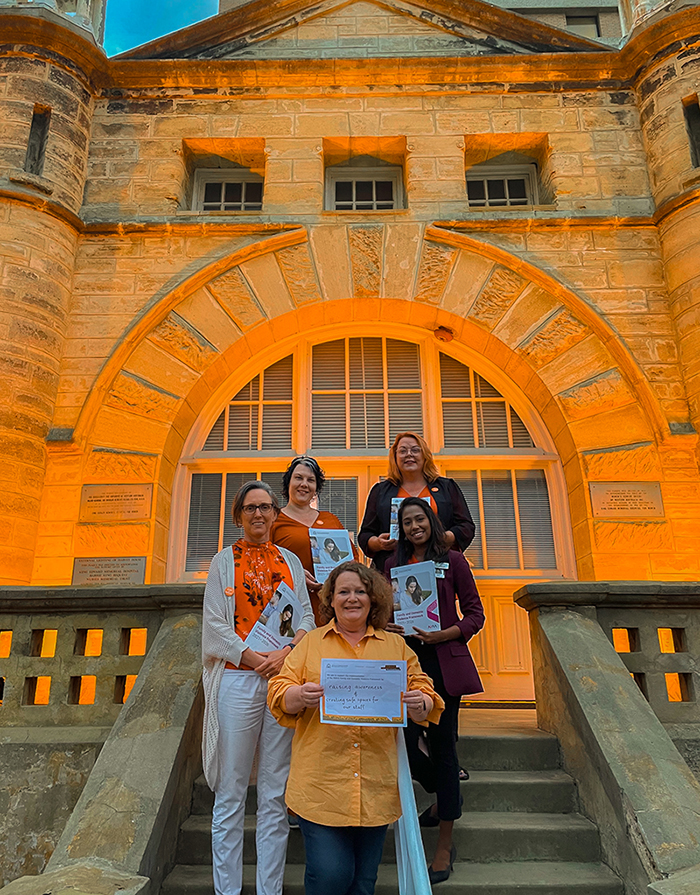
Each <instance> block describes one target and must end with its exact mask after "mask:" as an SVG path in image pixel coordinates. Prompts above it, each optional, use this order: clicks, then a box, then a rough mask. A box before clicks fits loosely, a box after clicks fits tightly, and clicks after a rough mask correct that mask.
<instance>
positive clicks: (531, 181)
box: [464, 162, 540, 211]
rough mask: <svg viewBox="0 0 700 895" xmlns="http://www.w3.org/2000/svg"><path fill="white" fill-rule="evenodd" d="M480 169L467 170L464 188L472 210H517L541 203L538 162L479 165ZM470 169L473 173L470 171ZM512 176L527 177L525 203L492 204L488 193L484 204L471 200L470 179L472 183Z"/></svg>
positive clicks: (504, 178) (506, 178)
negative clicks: (475, 203)
mask: <svg viewBox="0 0 700 895" xmlns="http://www.w3.org/2000/svg"><path fill="white" fill-rule="evenodd" d="M475 167H477V166H475ZM478 169H479V170H478V172H474V168H470V169H468V170H467V171H466V172H465V184H464V189H465V192H466V193H467V205H468V206H469V210H470V211H493V210H499V211H503V210H511V209H516V210H517V209H520V208H533V207H534V206H536V205H539V202H540V197H539V184H538V178H537V164H536V163H535V162H532V163H531V164H528V165H479V166H478ZM470 171H471V172H473V173H470ZM512 177H524V179H525V184H526V191H527V192H528V196H527V199H528V201H527V202H525V203H524V204H519V205H511V204H507V205H490V204H489V202H488V195H487V198H486V199H485V201H484V204H483V205H472V204H471V202H470V200H469V188H468V186H467V184H468V183H469V182H470V181H471V182H472V183H475V182H477V181H485V180H504V181H505V180H508V178H512Z"/></svg>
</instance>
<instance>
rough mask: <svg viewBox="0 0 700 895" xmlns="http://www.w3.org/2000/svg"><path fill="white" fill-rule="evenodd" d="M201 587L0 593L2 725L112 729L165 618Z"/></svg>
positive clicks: (196, 596) (187, 604)
mask: <svg viewBox="0 0 700 895" xmlns="http://www.w3.org/2000/svg"><path fill="white" fill-rule="evenodd" d="M202 591H203V586H202V585H184V586H181V585H174V586H167V587H165V586H161V587H156V588H153V587H130V588H100V589H99V590H92V589H91V590H86V589H84V588H83V589H78V588H55V589H44V588H1V589H0V700H1V705H0V719H1V722H2V726H3V727H4V728H15V727H45V726H54V725H59V726H62V727H63V726H65V727H72V728H75V727H84V726H90V727H111V725H112V724H113V723H114V721H115V720H116V718H117V715H118V714H119V711H120V709H121V707H122V705H123V704H124V702H125V701H126V699H127V697H128V695H129V693H130V691H131V688H132V687H133V685H134V683H135V681H136V677H137V675H138V673H139V670H140V668H141V665H142V663H143V660H144V656H145V655H146V652H147V650H148V648H149V647H150V645H151V643H152V641H153V638H154V637H155V635H156V633H157V631H158V629H159V627H160V624H161V622H162V620H163V617H164V615H165V614H166V612H168V611H172V610H174V609H177V610H182V609H187V608H192V609H199V608H200V607H201V594H202Z"/></svg>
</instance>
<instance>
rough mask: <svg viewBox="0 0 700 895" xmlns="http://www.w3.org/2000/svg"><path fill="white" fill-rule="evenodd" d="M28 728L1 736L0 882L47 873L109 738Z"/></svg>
mask: <svg viewBox="0 0 700 895" xmlns="http://www.w3.org/2000/svg"><path fill="white" fill-rule="evenodd" d="M65 733H66V734H67V735H68V736H69V740H68V742H57V741H56V730H55V729H53V728H43V729H42V728H39V729H35V730H33V731H31V733H28V731H27V730H26V729H25V730H23V731H21V732H20V731H17V732H16V733H14V734H13V733H3V734H2V735H1V736H0V778H1V779H2V780H3V785H2V787H1V788H0V885H2V886H4V885H6V884H7V883H9V882H10V881H11V880H13V879H16V878H17V877H18V876H24V875H32V876H33V875H35V874H37V873H41V872H42V871H43V870H44V869H45V867H46V865H47V863H48V861H49V858H50V857H51V855H52V854H53V850H54V849H55V847H56V843H57V842H58V840H59V838H60V836H61V833H62V832H63V828H64V827H65V825H66V823H67V822H68V818H69V817H70V815H71V812H72V811H73V808H74V807H75V804H76V802H77V801H78V797H79V796H80V793H81V792H82V791H83V787H84V786H85V783H86V781H87V778H88V776H89V774H90V771H91V770H92V767H93V765H94V764H95V761H96V759H97V756H98V754H99V751H100V748H101V747H102V742H103V739H100V740H98V741H96V742H95V741H92V738H91V737H90V731H89V730H88V731H86V732H85V733H87V734H88V738H87V739H82V738H81V736H80V732H77V733H76V732H73V731H65Z"/></svg>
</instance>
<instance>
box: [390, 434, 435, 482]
mask: <svg viewBox="0 0 700 895" xmlns="http://www.w3.org/2000/svg"><path fill="white" fill-rule="evenodd" d="M402 438H413V439H414V440H415V441H417V442H418V446H419V447H420V451H421V454H422V455H423V475H424V476H425V479H426V481H427V482H428V483H431V482H434V481H435V479H437V478H438V477H439V475H440V473H439V472H438V468H437V466H436V465H435V460H433V455H432V452H431V450H430V448H429V447H428V443H427V441H426V440H425V438H423V436H422V435H419V434H418V433H417V432H399V434H398V435H397V436H396V438H395V439H394V443H393V444H392V446H391V448H390V449H389V474H388V475H387V478H388V479H389V481H390V482H391V483H392V484H393V485H401V484H402V483H403V476H402V475H401V470H400V469H399V465H398V463H397V462H396V449H397V447H398V446H399V442H400V441H401V439H402Z"/></svg>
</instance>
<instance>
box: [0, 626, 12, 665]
mask: <svg viewBox="0 0 700 895" xmlns="http://www.w3.org/2000/svg"><path fill="white" fill-rule="evenodd" d="M11 646H12V631H0V659H8V658H9V656H10V647H11Z"/></svg>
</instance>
